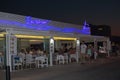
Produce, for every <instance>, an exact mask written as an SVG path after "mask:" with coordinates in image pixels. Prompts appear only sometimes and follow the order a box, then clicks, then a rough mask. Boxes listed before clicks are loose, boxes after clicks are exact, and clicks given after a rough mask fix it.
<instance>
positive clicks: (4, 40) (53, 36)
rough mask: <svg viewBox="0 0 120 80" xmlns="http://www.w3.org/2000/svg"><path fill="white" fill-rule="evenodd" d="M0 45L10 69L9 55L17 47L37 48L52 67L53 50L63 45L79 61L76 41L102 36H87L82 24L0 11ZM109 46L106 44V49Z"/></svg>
mask: <svg viewBox="0 0 120 80" xmlns="http://www.w3.org/2000/svg"><path fill="white" fill-rule="evenodd" d="M0 32H1V33H0V47H1V49H0V50H1V53H2V54H3V55H4V56H5V55H6V57H5V62H6V65H7V66H10V69H11V70H12V61H11V60H12V59H11V55H14V54H18V53H19V52H20V50H21V49H23V48H24V49H27V48H35V49H38V48H40V49H41V50H43V51H46V52H47V53H48V54H49V65H50V66H53V64H54V63H53V54H54V53H55V49H59V48H61V47H63V46H65V45H67V47H69V48H70V47H75V48H76V61H77V62H79V51H80V49H79V48H80V41H86V42H93V43H95V42H96V41H106V42H107V43H108V44H109V43H110V41H109V38H107V37H103V36H91V35H90V29H89V28H88V27H86V26H81V25H74V24H68V23H62V22H56V21H51V20H45V19H38V18H33V17H30V16H21V15H16V14H10V13H3V12H0ZM109 47H110V45H107V48H108V49H110V48H109Z"/></svg>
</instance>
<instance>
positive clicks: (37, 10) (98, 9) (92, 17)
mask: <svg viewBox="0 0 120 80" xmlns="http://www.w3.org/2000/svg"><path fill="white" fill-rule="evenodd" d="M0 11H2V12H10V13H15V14H20V15H26V16H33V17H37V18H43V19H50V20H55V21H62V22H67V23H73V24H83V22H84V20H86V21H87V22H88V23H91V24H95V25H101V24H105V25H110V26H111V28H112V35H116V36H120V31H119V29H120V0H9V1H6V0H3V1H0Z"/></svg>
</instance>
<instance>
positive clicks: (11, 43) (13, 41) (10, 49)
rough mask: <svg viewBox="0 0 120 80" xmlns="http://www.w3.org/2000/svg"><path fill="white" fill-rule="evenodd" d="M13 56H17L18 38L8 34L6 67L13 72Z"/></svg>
mask: <svg viewBox="0 0 120 80" xmlns="http://www.w3.org/2000/svg"><path fill="white" fill-rule="evenodd" d="M12 55H17V38H16V37H15V36H14V35H13V34H11V33H7V34H6V66H8V67H9V68H10V71H12V61H11V60H12V59H11V58H12Z"/></svg>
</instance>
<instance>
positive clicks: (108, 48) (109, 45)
mask: <svg viewBox="0 0 120 80" xmlns="http://www.w3.org/2000/svg"><path fill="white" fill-rule="evenodd" d="M110 50H111V41H110V39H109V38H107V53H108V54H107V56H108V57H110Z"/></svg>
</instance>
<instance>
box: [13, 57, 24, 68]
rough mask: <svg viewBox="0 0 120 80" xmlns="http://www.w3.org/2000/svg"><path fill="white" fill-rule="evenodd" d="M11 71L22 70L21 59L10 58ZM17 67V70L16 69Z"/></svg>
mask: <svg viewBox="0 0 120 80" xmlns="http://www.w3.org/2000/svg"><path fill="white" fill-rule="evenodd" d="M12 63H13V65H12V66H13V70H16V69H22V62H21V58H20V57H19V56H17V55H13V56H12ZM16 67H17V68H16Z"/></svg>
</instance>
